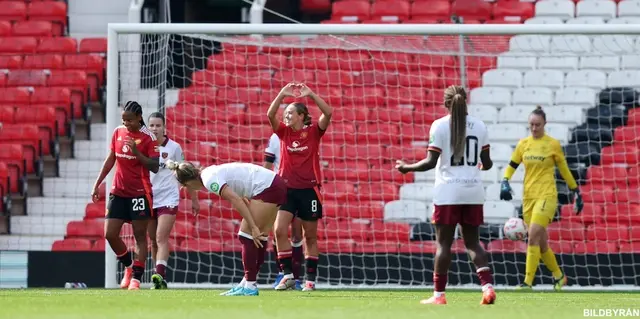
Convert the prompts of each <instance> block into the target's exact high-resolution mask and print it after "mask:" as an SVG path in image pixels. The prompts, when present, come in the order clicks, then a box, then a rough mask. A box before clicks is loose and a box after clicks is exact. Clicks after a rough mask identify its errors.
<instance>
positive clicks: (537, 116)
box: [500, 106, 584, 290]
mask: <svg viewBox="0 0 640 319" xmlns="http://www.w3.org/2000/svg"><path fill="white" fill-rule="evenodd" d="M545 124H547V115H546V114H545V113H544V111H543V110H542V108H541V107H540V106H538V107H537V108H536V109H535V110H533V112H531V114H530V115H529V130H530V132H531V135H530V136H529V137H526V138H523V139H521V140H520V142H518V145H517V146H516V149H515V151H514V152H513V154H512V155H511V162H509V165H508V166H507V168H506V169H505V172H504V179H503V180H502V185H501V187H500V199H502V200H511V199H512V190H511V186H510V185H509V179H511V176H513V173H515V171H516V169H517V168H518V166H519V165H520V164H521V163H524V168H525V176H524V190H523V196H522V215H523V217H524V218H523V219H524V222H525V224H526V225H528V236H527V237H528V247H527V260H526V266H525V277H524V283H523V284H521V285H520V286H519V287H518V288H519V289H521V290H531V287H532V285H533V280H534V278H535V276H536V271H537V270H538V265H539V264H540V259H542V262H543V263H544V264H545V265H546V266H547V269H549V271H551V273H552V274H553V288H554V289H555V290H561V289H562V286H564V285H566V284H567V277H566V276H565V275H564V272H562V270H561V269H560V266H558V261H557V260H556V256H555V255H554V253H553V250H551V247H549V244H548V242H547V240H548V237H549V235H548V234H547V226H549V223H551V221H552V220H553V217H554V216H555V214H556V208H557V207H558V191H557V189H556V177H555V176H556V172H555V168H556V167H558V170H559V171H560V175H562V178H563V179H564V180H565V182H567V185H568V186H569V189H570V190H571V193H572V195H573V196H572V197H573V198H575V207H574V208H575V211H576V213H578V214H580V212H582V208H583V207H584V202H583V201H582V196H581V195H580V190H579V189H578V184H577V183H576V180H575V179H574V178H573V175H571V171H570V170H569V166H568V165H567V160H566V159H565V157H564V153H563V151H562V146H561V145H560V142H559V141H558V140H556V139H554V138H553V137H551V136H549V135H547V134H546V133H545V131H544V126H545Z"/></svg>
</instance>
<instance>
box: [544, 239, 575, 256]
mask: <svg viewBox="0 0 640 319" xmlns="http://www.w3.org/2000/svg"><path fill="white" fill-rule="evenodd" d="M548 243H549V248H551V250H553V252H554V253H556V254H571V253H573V247H574V243H572V242H566V241H549V242H548Z"/></svg>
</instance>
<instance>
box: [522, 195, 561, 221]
mask: <svg viewBox="0 0 640 319" xmlns="http://www.w3.org/2000/svg"><path fill="white" fill-rule="evenodd" d="M557 207H558V199H557V198H543V199H525V200H523V201H522V217H523V218H524V222H525V223H526V224H527V225H531V223H536V224H538V225H540V226H542V227H545V228H546V227H547V226H548V225H549V223H551V221H552V220H553V217H554V216H555V215H556V208H557Z"/></svg>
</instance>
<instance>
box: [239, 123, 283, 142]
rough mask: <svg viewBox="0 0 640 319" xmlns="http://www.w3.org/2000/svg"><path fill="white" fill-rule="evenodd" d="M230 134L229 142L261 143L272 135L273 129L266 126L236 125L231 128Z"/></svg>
mask: <svg viewBox="0 0 640 319" xmlns="http://www.w3.org/2000/svg"><path fill="white" fill-rule="evenodd" d="M230 134H231V135H230V136H229V140H230V141H240V142H252V141H253V142H263V141H266V140H267V139H268V138H269V136H271V134H273V129H272V128H271V127H269V126H266V125H251V126H240V125H238V126H234V127H232V128H231V131H230Z"/></svg>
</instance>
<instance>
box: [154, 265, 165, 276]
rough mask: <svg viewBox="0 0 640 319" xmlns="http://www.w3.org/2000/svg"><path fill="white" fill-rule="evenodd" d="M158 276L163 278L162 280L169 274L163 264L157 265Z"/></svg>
mask: <svg viewBox="0 0 640 319" xmlns="http://www.w3.org/2000/svg"><path fill="white" fill-rule="evenodd" d="M156 274H158V275H160V276H162V278H164V277H165V276H166V274H167V266H165V265H163V264H157V265H156Z"/></svg>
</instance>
